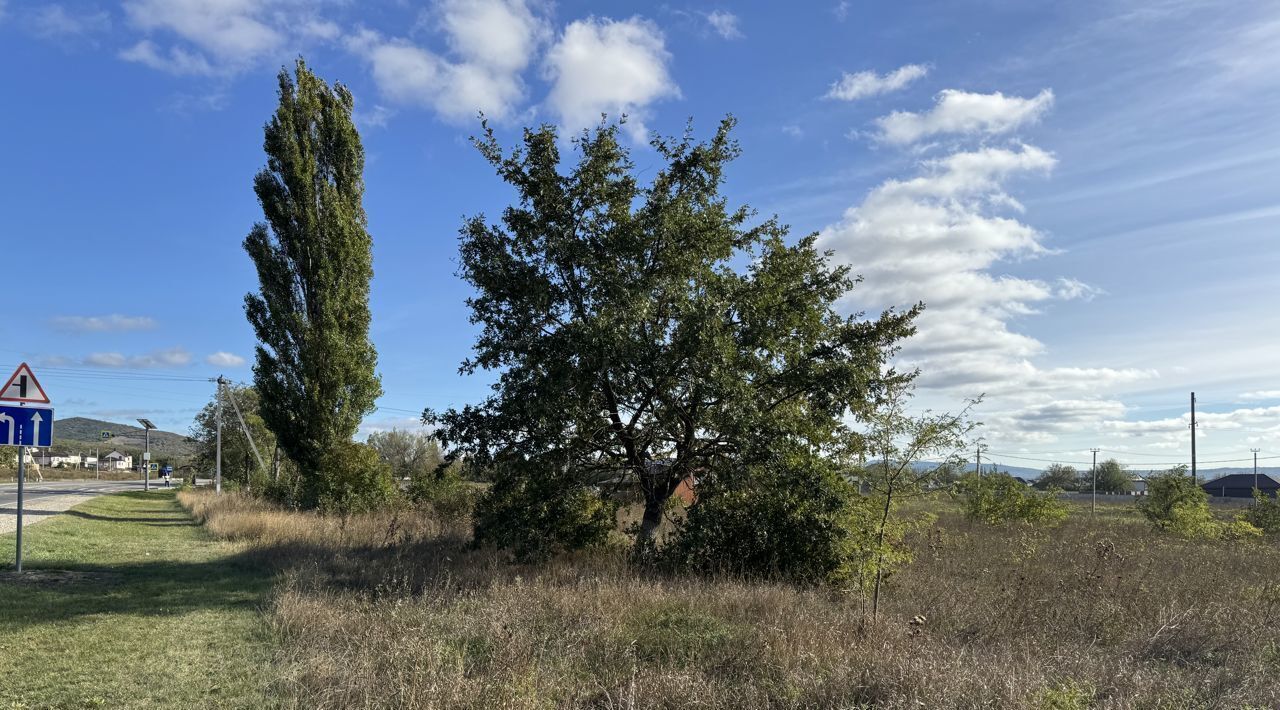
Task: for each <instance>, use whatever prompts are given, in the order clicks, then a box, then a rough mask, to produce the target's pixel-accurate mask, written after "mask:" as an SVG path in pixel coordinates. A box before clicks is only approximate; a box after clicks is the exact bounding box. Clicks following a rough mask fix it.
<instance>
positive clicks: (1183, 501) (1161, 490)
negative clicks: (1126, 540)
mask: <svg viewBox="0 0 1280 710" xmlns="http://www.w3.org/2000/svg"><path fill="white" fill-rule="evenodd" d="M1200 509H1203V511H1204V513H1205V514H1206V515H1208V511H1209V496H1208V494H1206V493H1205V492H1204V489H1203V488H1201V487H1200V486H1199V485H1197V484H1196V482H1195V481H1193V480H1191V478H1190V477H1189V476H1187V475H1186V474H1185V473H1184V472H1183V471H1181V470H1173V471H1168V472H1166V473H1160V474H1154V475H1151V476H1148V477H1147V494H1146V495H1145V496H1142V497H1141V498H1139V499H1138V511H1139V512H1141V513H1142V514H1143V515H1144V516H1145V517H1146V518H1147V520H1150V521H1151V522H1152V523H1154V524H1155V525H1156V527H1161V528H1165V527H1169V525H1170V523H1171V522H1172V521H1173V520H1174V519H1175V517H1177V516H1181V518H1182V519H1184V520H1186V519H1189V514H1188V513H1187V510H1200Z"/></svg>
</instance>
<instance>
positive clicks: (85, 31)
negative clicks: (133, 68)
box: [0, 4, 111, 39]
mask: <svg viewBox="0 0 1280 710" xmlns="http://www.w3.org/2000/svg"><path fill="white" fill-rule="evenodd" d="M2 11H3V7H2V6H0V12H2ZM27 25H28V26H29V27H30V29H31V32H32V33H33V34H35V35H36V36H37V37H43V38H46V39H51V38H58V37H83V36H86V35H91V34H96V33H98V32H105V31H107V30H109V29H111V16H110V15H108V14H107V13H106V12H104V11H102V10H97V9H93V10H90V9H84V10H81V11H78V12H69V11H67V9H66V8H64V7H63V6H62V5H58V4H50V5H45V6H44V7H41V8H40V9H38V10H34V11H32V12H31V13H30V15H28V16H27Z"/></svg>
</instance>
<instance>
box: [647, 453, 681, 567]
mask: <svg viewBox="0 0 1280 710" xmlns="http://www.w3.org/2000/svg"><path fill="white" fill-rule="evenodd" d="M673 468H674V467H673ZM683 480H684V476H681V475H677V474H675V473H673V472H671V471H665V472H663V473H661V474H657V473H653V472H649V471H646V472H644V473H643V474H641V478H640V488H641V490H643V491H644V516H643V517H642V518H641V519H640V532H639V533H638V534H637V535H636V552H640V553H642V552H644V551H645V550H646V549H647V548H649V547H650V546H651V545H652V544H653V541H654V538H655V537H656V536H657V534H658V528H659V527H660V526H661V525H662V513H663V511H664V510H665V509H666V507H667V501H668V500H670V499H671V496H672V495H674V494H675V492H676V488H678V487H679V486H680V481H683Z"/></svg>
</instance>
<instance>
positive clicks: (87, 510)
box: [0, 491, 272, 710]
mask: <svg viewBox="0 0 1280 710" xmlns="http://www.w3.org/2000/svg"><path fill="white" fill-rule="evenodd" d="M24 537H25V542H26V554H25V556H24V559H23V563H24V564H23V567H24V568H25V571H24V573H23V575H21V576H17V575H15V574H14V573H13V572H12V569H13V553H14V540H13V535H12V534H8V535H0V709H4V710H9V709H11V708H80V707H104V708H156V707H174V708H205V707H218V708H222V707H226V708H239V707H253V708H258V707H266V706H270V705H271V702H269V699H268V695H267V690H266V684H267V683H268V682H269V678H268V675H269V669H270V661H271V651H272V643H271V638H270V636H269V633H268V632H267V631H266V630H265V624H264V623H263V619H262V616H261V613H260V606H261V604H262V602H263V599H264V597H265V595H266V593H267V591H268V589H269V587H270V583H271V580H270V577H269V575H268V574H267V573H266V572H264V571H261V570H260V569H257V568H255V566H253V565H252V564H251V563H250V562H249V561H247V560H246V559H244V558H243V557H242V556H241V555H240V553H239V550H238V549H237V548H236V547H234V546H232V545H230V544H228V543H223V542H217V541H215V540H213V539H211V538H210V537H209V536H208V535H207V534H206V533H205V531H204V530H203V529H202V528H201V527H199V526H197V525H196V524H195V523H194V522H193V521H192V520H191V518H190V517H189V516H188V515H187V514H186V512H185V511H184V510H183V509H182V508H181V507H180V506H179V505H178V504H177V503H176V502H175V500H174V495H173V492H172V491H158V492H154V493H142V492H137V493H121V494H117V495H111V496H103V497H101V498H97V499H95V500H93V501H90V502H88V503H85V504H83V505H80V506H77V507H76V508H74V509H73V510H72V511H70V513H69V514H67V515H63V516H58V517H57V518H55V519H54V520H50V521H48V522H45V523H41V524H40V525H36V526H34V527H28V528H27V529H26V530H25V534H24Z"/></svg>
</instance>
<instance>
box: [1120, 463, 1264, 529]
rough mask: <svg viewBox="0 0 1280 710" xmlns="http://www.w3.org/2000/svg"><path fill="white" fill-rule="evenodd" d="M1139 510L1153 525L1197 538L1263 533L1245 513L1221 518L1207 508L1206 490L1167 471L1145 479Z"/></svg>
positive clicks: (1177, 473)
mask: <svg viewBox="0 0 1280 710" xmlns="http://www.w3.org/2000/svg"><path fill="white" fill-rule="evenodd" d="M1138 510H1139V511H1141V512H1142V514H1143V515H1144V516H1146V518H1147V519H1148V520H1150V521H1151V522H1152V523H1154V524H1155V526H1156V527H1158V528H1160V529H1161V530H1167V531H1169V532H1171V533H1174V534H1176V535H1180V536H1182V537H1185V538H1189V539H1198V540H1218V539H1224V540H1246V539H1249V538H1256V537H1258V536H1260V535H1262V529H1260V527H1259V526H1257V525H1254V524H1253V523H1252V522H1250V521H1249V519H1248V514H1246V515H1244V516H1240V517H1237V518H1235V519H1234V520H1232V521H1230V522H1222V521H1219V520H1217V519H1215V518H1214V517H1213V513H1212V512H1210V511H1209V494H1207V493H1205V492H1204V489H1203V488H1201V487H1200V486H1199V485H1197V484H1196V482H1195V481H1193V480H1191V479H1190V478H1189V477H1187V476H1186V475H1183V474H1182V473H1180V472H1176V471H1174V472H1170V473H1166V474H1162V475H1158V476H1152V477H1151V478H1149V479H1147V495H1146V496H1145V497H1144V498H1143V499H1142V500H1140V501H1138Z"/></svg>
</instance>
